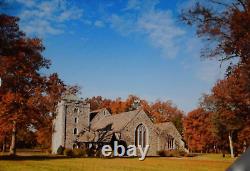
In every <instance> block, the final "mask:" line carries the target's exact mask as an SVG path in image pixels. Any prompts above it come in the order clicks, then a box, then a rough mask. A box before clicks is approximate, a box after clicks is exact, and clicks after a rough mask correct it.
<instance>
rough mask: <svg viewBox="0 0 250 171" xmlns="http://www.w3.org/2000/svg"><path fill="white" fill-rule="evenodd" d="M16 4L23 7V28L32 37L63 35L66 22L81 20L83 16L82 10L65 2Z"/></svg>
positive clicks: (57, 0)
mask: <svg viewBox="0 0 250 171" xmlns="http://www.w3.org/2000/svg"><path fill="white" fill-rule="evenodd" d="M16 2H18V3H20V4H21V5H22V7H23V8H22V10H21V11H20V13H19V15H18V16H19V17H20V19H21V28H22V29H23V30H24V31H25V32H26V33H27V34H30V35H36V36H37V35H38V36H45V35H47V34H52V35H57V34H61V33H63V32H64V30H65V28H66V25H65V22H66V21H70V20H76V19H79V18H81V16H82V14H83V10H82V9H80V8H78V7H77V6H75V5H73V4H68V3H66V1H64V0H50V1H48V0H47V1H31V0H28V1H26V0H25V1H24V0H16Z"/></svg>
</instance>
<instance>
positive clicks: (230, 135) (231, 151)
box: [228, 132, 234, 158]
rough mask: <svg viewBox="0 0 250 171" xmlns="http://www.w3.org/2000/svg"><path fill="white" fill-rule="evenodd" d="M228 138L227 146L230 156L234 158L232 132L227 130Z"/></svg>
mask: <svg viewBox="0 0 250 171" xmlns="http://www.w3.org/2000/svg"><path fill="white" fill-rule="evenodd" d="M228 139H229V146H230V153H231V158H234V149H233V140H232V132H229V135H228Z"/></svg>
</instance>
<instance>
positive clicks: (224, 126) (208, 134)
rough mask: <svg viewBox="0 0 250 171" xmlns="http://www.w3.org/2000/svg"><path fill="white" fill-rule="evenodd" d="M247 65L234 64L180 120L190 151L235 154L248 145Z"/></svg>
mask: <svg viewBox="0 0 250 171" xmlns="http://www.w3.org/2000/svg"><path fill="white" fill-rule="evenodd" d="M249 70H250V65H249V62H248V63H242V64H239V65H238V66H236V67H235V68H234V69H233V70H232V71H231V72H232V73H231V74H230V75H229V76H227V77H226V78H225V79H223V80H220V81H218V82H217V83H216V84H215V86H214V87H213V88H212V91H211V94H207V95H204V96H203V97H202V99H201V101H200V106H199V108H197V109H195V110H193V111H191V112H189V113H188V115H187V117H186V118H185V120H184V127H185V139H186V141H187V143H188V146H189V148H190V150H192V151H203V152H216V151H218V150H220V151H225V150H227V149H230V150H231V153H232V155H233V153H235V154H238V153H242V152H243V151H245V150H246V148H247V147H249V145H250V116H249V114H250V73H249Z"/></svg>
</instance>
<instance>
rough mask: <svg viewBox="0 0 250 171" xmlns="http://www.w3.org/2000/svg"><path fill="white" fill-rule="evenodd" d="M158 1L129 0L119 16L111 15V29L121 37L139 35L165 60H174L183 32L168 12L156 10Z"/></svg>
mask: <svg viewBox="0 0 250 171" xmlns="http://www.w3.org/2000/svg"><path fill="white" fill-rule="evenodd" d="M158 3H159V1H152V0H151V1H148V0H145V1H137V0H130V1H128V4H127V6H126V8H125V9H123V11H125V12H124V13H122V14H121V15H118V14H112V15H111V17H110V23H111V27H112V28H114V29H116V30H117V31H119V32H120V33H121V34H123V35H128V34H131V33H132V34H133V33H139V34H141V35H143V36H145V37H146V38H147V39H148V41H149V42H150V44H151V45H152V46H154V47H156V48H158V49H160V51H161V53H162V55H163V56H164V57H167V58H175V57H176V56H177V54H178V52H179V51H180V47H179V46H178V44H179V42H180V40H181V39H182V38H183V36H184V34H185V31H184V30H183V29H181V28H180V27H179V26H177V24H176V22H175V18H174V17H173V16H172V12H171V11H170V10H160V9H157V8H156V5H157V4H158Z"/></svg>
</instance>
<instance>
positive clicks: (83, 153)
mask: <svg viewBox="0 0 250 171" xmlns="http://www.w3.org/2000/svg"><path fill="white" fill-rule="evenodd" d="M86 155H87V152H86V150H85V149H81V148H75V149H73V157H85V156H86Z"/></svg>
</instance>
